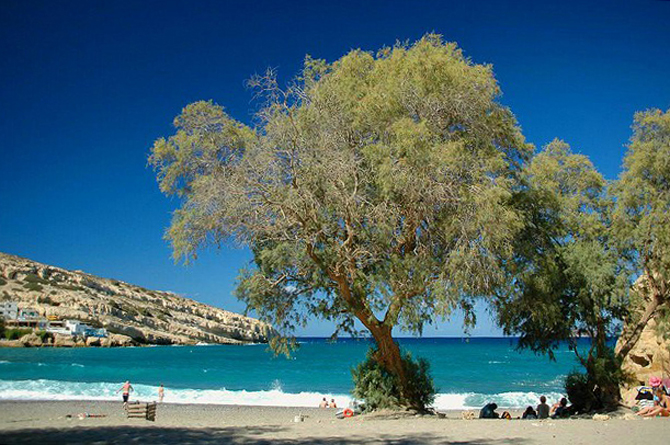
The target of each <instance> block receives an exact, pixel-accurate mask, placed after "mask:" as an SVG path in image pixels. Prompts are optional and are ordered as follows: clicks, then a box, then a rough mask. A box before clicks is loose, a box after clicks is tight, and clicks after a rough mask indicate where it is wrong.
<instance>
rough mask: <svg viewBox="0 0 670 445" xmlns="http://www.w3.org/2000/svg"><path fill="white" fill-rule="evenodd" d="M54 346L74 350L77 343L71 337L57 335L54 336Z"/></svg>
mask: <svg viewBox="0 0 670 445" xmlns="http://www.w3.org/2000/svg"><path fill="white" fill-rule="evenodd" d="M53 345H54V346H55V347H59V348H73V347H75V346H76V343H75V341H74V339H73V338H72V336H71V335H63V334H56V335H54V341H53Z"/></svg>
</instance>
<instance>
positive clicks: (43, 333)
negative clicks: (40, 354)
mask: <svg viewBox="0 0 670 445" xmlns="http://www.w3.org/2000/svg"><path fill="white" fill-rule="evenodd" d="M35 335H37V336H38V337H39V338H40V340H42V341H43V342H44V341H46V340H48V339H50V338H51V337H52V336H51V334H50V333H49V332H47V331H35Z"/></svg>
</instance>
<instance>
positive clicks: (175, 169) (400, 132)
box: [150, 35, 532, 409]
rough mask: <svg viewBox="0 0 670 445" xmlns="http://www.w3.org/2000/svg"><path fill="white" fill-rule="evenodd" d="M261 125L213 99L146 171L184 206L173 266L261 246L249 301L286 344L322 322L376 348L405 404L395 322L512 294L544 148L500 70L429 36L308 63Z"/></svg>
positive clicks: (279, 91)
mask: <svg viewBox="0 0 670 445" xmlns="http://www.w3.org/2000/svg"><path fill="white" fill-rule="evenodd" d="M250 84H251V86H252V87H255V88H256V89H257V91H258V92H259V94H260V95H261V96H262V97H263V98H264V99H265V103H264V105H263V106H262V107H261V109H260V110H259V112H258V113H257V115H256V120H255V122H256V125H255V127H253V128H251V127H248V126H246V125H244V124H242V123H240V122H238V121H235V120H233V119H232V118H231V117H229V116H228V115H227V114H226V113H225V111H224V109H223V108H222V107H220V106H217V105H215V104H213V103H211V102H196V103H193V104H191V105H188V106H187V107H186V108H184V110H183V111H182V113H181V114H180V115H179V116H178V117H177V118H176V119H175V126H176V129H177V131H176V133H175V134H174V135H172V136H170V137H168V138H167V139H164V138H161V139H158V140H157V141H156V142H155V144H154V146H153V148H152V154H151V157H150V163H151V164H152V165H153V166H154V167H155V168H156V170H157V172H158V179H159V182H160V187H161V190H162V191H163V192H165V193H167V194H175V195H177V196H179V197H180V198H181V207H180V208H179V209H178V210H177V211H176V212H175V214H174V218H173V221H172V225H171V227H170V229H169V231H168V233H167V236H168V238H169V239H170V241H171V242H172V245H173V247H174V254H175V257H176V258H189V257H191V256H194V255H195V254H196V252H197V250H198V249H200V248H202V247H204V246H207V245H210V244H215V245H218V244H220V243H222V242H226V241H228V240H231V239H234V240H236V241H237V242H238V243H241V244H242V245H246V246H249V247H250V249H251V251H252V252H253V255H254V265H253V266H251V267H250V268H248V269H246V270H243V271H242V273H241V276H240V280H239V284H238V288H237V296H238V297H239V298H241V299H242V300H243V301H245V302H246V303H247V305H248V307H249V308H251V309H254V310H255V311H256V313H257V314H258V315H259V316H260V317H261V318H263V319H265V320H267V321H269V322H271V323H272V324H273V325H274V326H275V328H276V329H277V330H278V332H279V333H280V334H281V337H278V338H277V339H275V343H274V346H275V347H278V346H280V345H281V344H282V342H281V339H285V338H290V337H291V336H292V333H293V332H294V328H295V327H296V326H300V325H304V324H305V323H306V322H307V321H308V320H309V318H310V317H313V316H316V317H321V318H324V319H327V320H332V321H334V322H335V323H336V326H337V331H339V332H348V333H354V331H355V330H356V326H357V325H356V323H355V320H358V321H359V322H360V324H361V325H362V326H363V327H364V328H365V329H366V330H367V331H369V333H370V335H371V336H372V337H373V338H374V340H375V343H376V348H377V349H376V353H375V354H374V357H375V359H376V360H377V361H378V363H379V364H380V365H381V366H382V367H383V368H384V369H386V370H387V371H388V372H389V373H391V374H392V375H394V376H396V377H397V379H398V382H399V385H398V386H399V388H400V392H401V394H400V397H399V399H400V400H401V402H402V403H403V404H405V405H408V406H412V407H414V408H419V409H420V408H423V406H421V404H422V403H421V402H420V401H417V400H418V398H417V397H416V396H415V395H414V394H412V389H411V385H409V384H408V382H407V377H406V375H405V368H404V367H403V364H402V356H401V353H400V350H399V347H398V345H397V343H396V342H395V341H394V339H393V336H392V332H393V329H394V328H396V327H398V328H399V329H401V330H403V331H405V332H410V333H414V334H420V333H421V332H422V329H423V326H424V324H425V323H426V322H431V321H433V320H435V319H436V318H439V317H446V316H448V315H449V314H450V312H451V311H452V310H453V309H454V308H462V309H463V310H465V313H466V314H467V316H466V319H467V320H468V321H471V320H472V319H473V316H474V314H473V312H472V307H473V300H474V299H475V298H479V297H486V296H491V295H494V294H495V293H496V292H499V291H500V289H501V288H502V287H505V286H508V285H509V275H508V274H507V273H506V271H505V264H507V262H509V261H510V259H511V258H512V256H513V244H514V243H513V242H514V239H515V237H516V236H517V235H518V234H519V232H520V230H521V229H522V227H523V225H524V218H523V215H522V214H521V212H520V211H519V208H518V205H517V203H518V200H516V199H514V197H515V194H516V193H517V192H518V191H519V190H520V188H521V184H520V180H519V175H520V168H521V166H522V164H523V162H525V160H526V159H527V158H528V156H529V155H530V153H531V151H532V147H530V146H529V145H527V144H526V143H525V141H524V138H523V137H522V135H521V132H520V130H519V128H518V126H517V123H516V121H515V118H514V116H513V115H512V113H511V112H510V111H509V110H508V109H507V108H506V107H504V106H502V105H501V104H500V103H499V102H498V98H499V96H500V89H499V87H498V84H497V82H496V80H495V78H494V76H493V72H492V69H491V67H490V66H488V65H478V64H475V63H473V62H472V61H471V60H469V59H468V58H466V57H464V55H463V54H462V52H461V50H459V49H458V48H457V46H456V45H455V44H453V43H445V42H443V41H442V39H441V38H440V37H439V36H436V35H427V36H425V37H424V38H422V39H421V40H419V41H417V42H416V43H414V44H412V45H405V44H397V45H395V46H394V47H391V48H383V49H381V50H380V51H379V52H377V53H376V54H373V53H370V52H365V51H361V50H354V51H351V52H350V53H348V54H347V55H345V56H344V57H342V58H341V59H339V60H337V61H335V62H333V63H326V62H325V61H322V60H314V59H312V58H310V57H307V59H306V61H305V65H304V68H303V70H302V72H301V73H300V74H299V75H298V76H297V77H296V78H295V80H294V81H293V82H292V83H291V84H290V85H289V86H288V87H286V88H280V87H279V86H278V84H277V82H276V80H275V77H274V75H273V73H268V74H267V75H265V76H261V77H256V78H253V79H252V80H251V82H250Z"/></svg>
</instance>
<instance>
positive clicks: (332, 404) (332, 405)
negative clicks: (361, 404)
mask: <svg viewBox="0 0 670 445" xmlns="http://www.w3.org/2000/svg"><path fill="white" fill-rule="evenodd" d="M328 406H329V407H330V408H337V404H336V403H335V399H330V405H328Z"/></svg>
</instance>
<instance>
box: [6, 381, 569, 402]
mask: <svg viewBox="0 0 670 445" xmlns="http://www.w3.org/2000/svg"><path fill="white" fill-rule="evenodd" d="M120 387H121V382H119V383H108V382H88V383H84V382H62V381H58V380H44V379H40V380H27V381H26V380H19V381H8V380H0V400H107V401H120V400H121V397H120V396H119V394H118V393H117V390H118V389H119V388H120ZM133 388H134V389H135V391H134V392H133V393H132V394H131V400H140V401H152V400H156V399H157V395H158V387H156V386H149V385H142V384H134V385H133ZM545 395H546V396H547V397H548V398H549V400H558V399H559V398H560V397H561V394H559V393H547V394H545ZM323 397H326V398H327V399H328V400H330V399H335V401H336V402H337V404H338V405H339V406H347V405H348V404H349V402H350V401H351V396H349V395H347V394H325V393H318V392H312V391H305V392H300V393H285V392H283V391H282V390H281V389H271V390H267V391H244V390H243V391H229V390H227V389H225V388H221V389H192V388H180V389H175V388H169V387H168V388H165V402H168V403H180V404H212V405H249V406H291V407H316V406H318V404H319V401H320V400H321V399H322V398H323ZM539 397H540V395H539V394H536V393H501V394H477V393H464V394H437V396H436V398H435V403H434V405H433V406H434V407H435V408H436V409H441V410H448V409H473V408H480V407H482V406H483V405H484V404H486V403H488V402H496V403H497V404H498V405H499V406H500V407H505V408H525V407H526V406H527V405H533V406H534V405H536V404H537V403H538V400H539Z"/></svg>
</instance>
